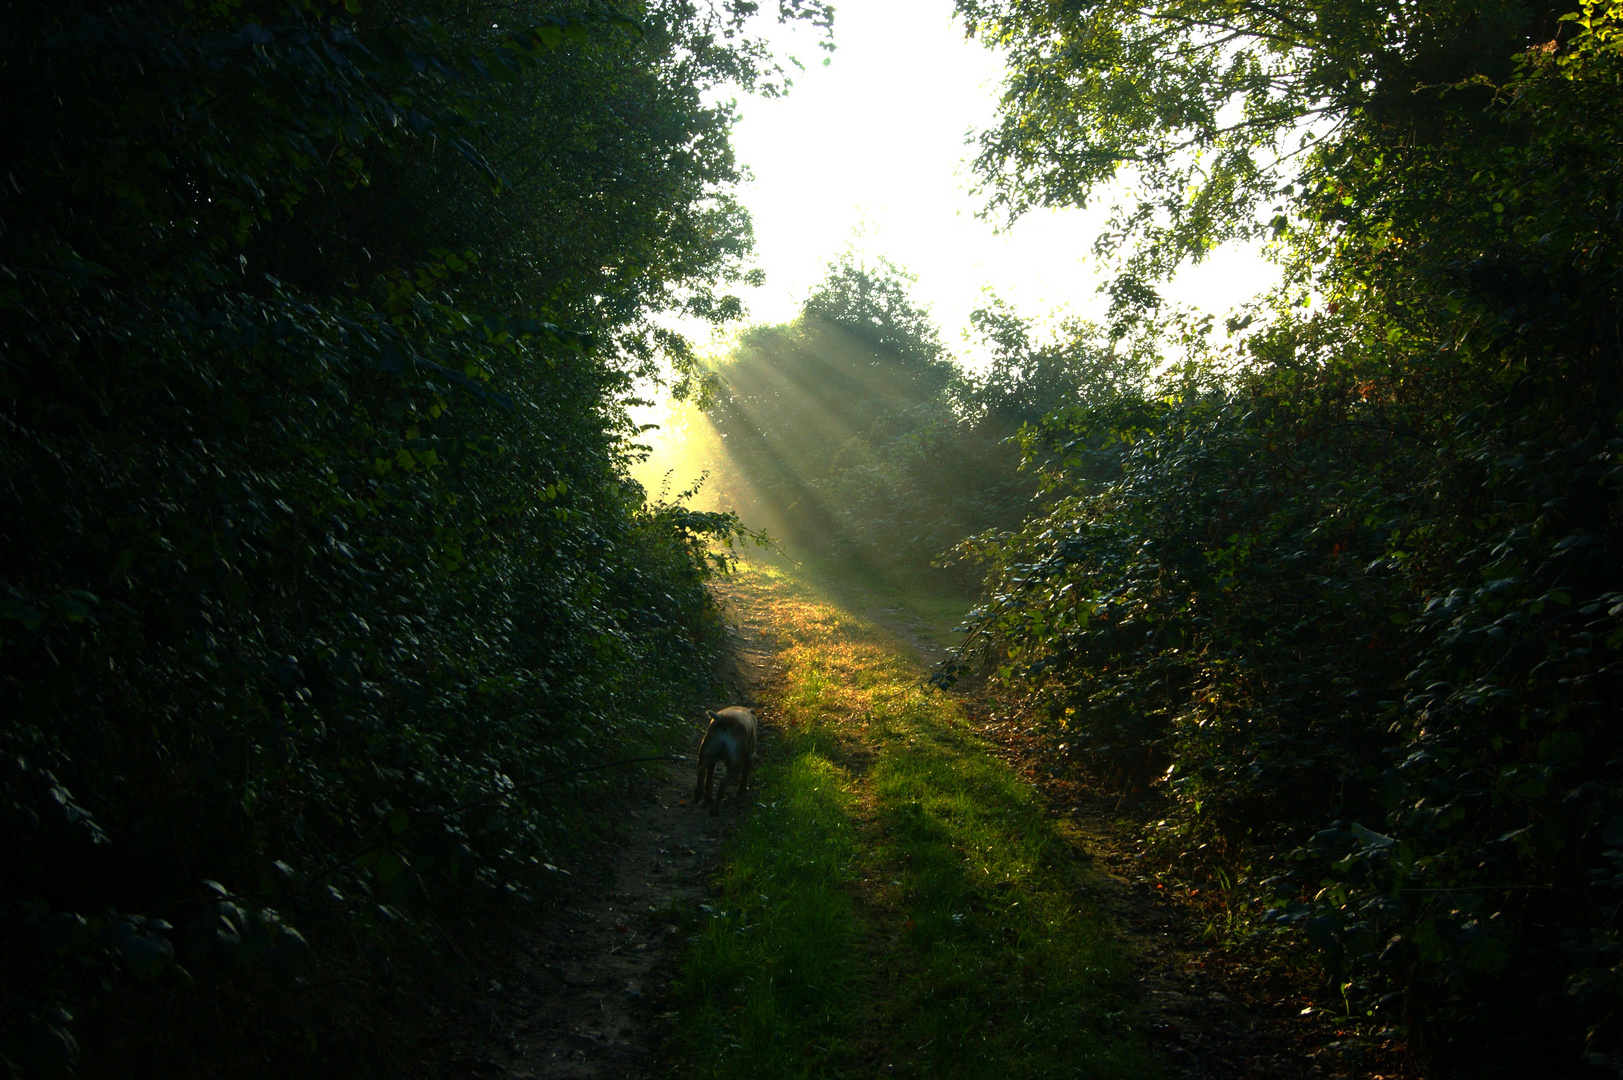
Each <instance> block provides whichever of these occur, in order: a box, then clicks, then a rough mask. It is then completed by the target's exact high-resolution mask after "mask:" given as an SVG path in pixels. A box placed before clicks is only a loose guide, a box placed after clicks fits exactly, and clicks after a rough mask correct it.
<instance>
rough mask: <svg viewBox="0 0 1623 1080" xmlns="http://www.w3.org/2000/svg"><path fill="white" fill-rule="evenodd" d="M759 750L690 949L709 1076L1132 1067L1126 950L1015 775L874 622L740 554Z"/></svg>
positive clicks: (685, 994)
mask: <svg viewBox="0 0 1623 1080" xmlns="http://www.w3.org/2000/svg"><path fill="white" fill-rule="evenodd" d="M729 592H730V599H731V600H732V602H733V603H734V605H735V606H737V607H740V608H743V609H745V610H747V612H748V614H749V616H750V617H751V618H752V620H753V621H755V622H756V623H757V624H759V625H765V626H769V627H770V628H771V631H770V632H771V633H772V634H773V635H774V636H775V637H776V639H777V645H778V649H779V653H778V655H779V659H780V660H781V661H783V662H784V663H785V665H786V669H787V670H786V672H785V674H784V679H783V682H782V684H781V685H777V686H774V687H772V688H769V692H768V694H767V698H768V701H767V709H766V710H765V713H766V715H767V717H768V720H769V722H770V723H771V725H772V731H773V741H772V743H771V746H772V752H771V754H770V755H769V757H768V759H767V760H766V761H764V762H763V764H762V767H761V769H760V770H759V775H760V776H761V786H760V788H759V790H758V792H757V796H756V797H757V799H758V800H759V801H760V803H761V805H759V806H757V807H756V808H755V809H753V810H752V811H751V812H750V814H749V815H748V817H747V818H746V819H745V820H744V821H743V822H742V823H741V825H740V827H739V830H738V832H737V834H735V840H734V842H733V844H732V845H731V846H730V848H729V849H728V851H727V852H726V853H725V855H724V868H723V870H722V872H721V878H720V881H719V888H718V899H717V900H716V902H715V903H714V904H713V905H711V907H712V910H711V911H710V912H707V913H706V916H707V917H706V919H705V922H704V925H703V929H702V930H701V932H700V933H699V934H698V936H697V939H696V941H695V944H694V946H693V948H692V950H691V952H690V954H689V956H688V958H687V962H686V966H685V968H684V975H683V979H682V982H681V985H680V986H679V988H678V1000H679V1001H681V1002H682V1003H683V1011H682V1014H681V1019H680V1021H679V1024H678V1029H677V1030H678V1032H679V1036H678V1044H677V1063H678V1071H679V1072H680V1073H682V1074H683V1075H698V1076H706V1077H710V1076H714V1077H722V1076H726V1077H729V1078H731V1077H746V1078H748V1077H760V1078H763V1080H766V1078H773V1080H775V1078H780V1077H781V1078H789V1077H814V1076H815V1077H846V1076H849V1077H866V1076H903V1077H918V1078H921V1080H922V1078H932V1080H933V1078H936V1077H946V1078H950V1077H964V1078H975V1080H991V1078H997V1080H1002V1078H1026V1077H1031V1078H1037V1077H1045V1078H1046V1077H1082V1076H1085V1077H1096V1078H1100V1080H1112V1078H1122V1080H1127V1078H1134V1077H1149V1076H1154V1075H1156V1074H1157V1072H1158V1069H1157V1067H1156V1063H1155V1061H1154V1059H1153V1057H1152V1055H1151V1054H1150V1053H1149V1052H1148V1051H1147V1050H1146V1049H1145V1047H1144V1044H1143V1041H1142V1039H1141V1038H1139V1037H1138V1035H1137V1034H1136V1033H1135V1031H1134V1028H1133V1020H1134V1018H1135V1016H1136V1005H1135V1003H1134V999H1133V995H1132V982H1131V979H1130V978H1129V975H1128V970H1129V964H1128V962H1127V960H1126V958H1125V957H1124V956H1123V954H1122V953H1121V951H1120V949H1119V947H1118V946H1117V945H1116V944H1115V942H1114V940H1113V938H1112V936H1111V934H1110V930H1109V927H1108V926H1107V925H1105V924H1104V923H1103V922H1102V921H1101V920H1100V919H1099V917H1098V916H1097V915H1096V914H1095V913H1093V912H1092V911H1091V909H1090V908H1089V907H1088V906H1087V905H1086V903H1085V902H1084V901H1083V900H1081V899H1080V897H1081V894H1082V889H1081V886H1082V885H1083V880H1082V876H1081V875H1082V874H1083V871H1080V870H1078V869H1076V862H1075V860H1073V859H1072V858H1071V856H1070V853H1069V851H1068V849H1067V848H1066V845H1065V842H1064V841H1063V840H1062V839H1061V838H1060V837H1059V836H1057V835H1056V833H1055V832H1054V829H1053V828H1052V826H1051V825H1050V823H1049V821H1048V820H1047V817H1046V815H1045V813H1044V811H1043V808H1042V806H1041V805H1040V804H1039V802H1038V800H1037V797H1036V795H1035V793H1034V792H1033V791H1032V790H1031V789H1030V788H1029V786H1027V785H1026V784H1024V783H1023V782H1021V781H1020V780H1019V778H1018V777H1016V776H1015V775H1014V774H1013V773H1012V772H1010V771H1009V770H1008V769H1007V768H1006V767H1005V766H1004V765H1003V764H1002V763H1001V762H999V761H998V760H997V759H996V758H995V757H993V756H992V755H991V754H990V753H989V752H988V748H987V746H986V745H985V744H984V743H983V742H982V741H981V740H980V739H979V738H978V737H977V736H976V735H975V734H974V732H973V731H971V730H970V729H969V728H968V727H967V726H966V724H965V723H964V720H963V718H962V715H961V712H960V710H959V708H958V706H957V704H956V702H955V701H954V700H953V699H951V698H949V697H947V696H945V695H941V694H938V693H935V692H932V691H929V690H926V689H925V688H924V687H923V686H922V684H921V677H922V674H923V673H922V672H921V671H920V670H918V668H917V666H916V665H914V664H913V663H912V662H911V661H909V660H908V659H906V657H905V650H902V649H900V648H898V647H897V646H896V644H895V643H894V642H892V641H891V640H890V639H888V638H887V637H886V636H885V635H884V633H883V632H881V631H880V630H879V629H878V628H877V627H875V626H874V625H873V624H871V623H869V622H868V621H866V620H865V619H863V618H861V617H860V616H859V615H856V614H854V613H852V612H850V611H848V610H844V609H842V608H840V607H839V606H837V605H835V604H833V603H830V602H829V601H828V600H827V599H826V598H824V597H822V596H820V595H819V594H817V593H816V592H815V591H813V590H812V589H811V588H810V587H809V586H807V585H806V584H805V583H804V582H802V581H799V580H797V579H795V578H793V577H791V576H789V575H787V574H784V573H782V572H779V571H776V570H772V569H770V568H759V567H757V568H747V569H745V570H744V571H742V572H741V574H740V576H739V578H738V579H737V580H736V581H735V582H734V583H733V584H732V585H731V586H730V588H729Z"/></svg>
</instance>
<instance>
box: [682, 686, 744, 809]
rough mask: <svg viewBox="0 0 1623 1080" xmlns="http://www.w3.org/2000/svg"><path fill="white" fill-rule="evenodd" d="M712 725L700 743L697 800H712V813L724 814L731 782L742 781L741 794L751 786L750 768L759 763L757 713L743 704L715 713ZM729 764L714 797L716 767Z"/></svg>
mask: <svg viewBox="0 0 1623 1080" xmlns="http://www.w3.org/2000/svg"><path fill="white" fill-rule="evenodd" d="M705 715H706V716H708V717H710V727H709V728H708V729H707V730H706V731H705V733H704V741H703V742H702V743H700V744H699V786H698V787H697V788H696V789H695V790H694V792H693V801H694V802H695V803H709V804H710V816H711V817H715V816H716V815H718V814H720V813H721V796H722V793H723V792H724V791H726V790H727V785H728V784H730V783H732V782H733V781H734V780H737V781H738V791H737V795H735V796H734V797H735V798H736V797H738V796H741V795H743V794H744V791H745V789H746V788H748V787H749V782H750V769H751V768H752V767H753V766H754V765H755V728H756V723H755V714H754V713H752V712H750V711H749V710H748V709H746V708H743V707H742V706H739V705H733V706H730V707H728V708H725V709H723V710H721V711H720V712H711V711H710V710H708V709H706V710H705ZM723 761H725V762H726V763H727V776H726V778H725V779H723V780H722V782H721V784H720V785H719V786H718V787H717V788H716V791H715V795H714V797H712V796H711V793H710V783H711V781H712V780H714V779H715V776H716V766H717V765H719V764H720V763H721V762H723Z"/></svg>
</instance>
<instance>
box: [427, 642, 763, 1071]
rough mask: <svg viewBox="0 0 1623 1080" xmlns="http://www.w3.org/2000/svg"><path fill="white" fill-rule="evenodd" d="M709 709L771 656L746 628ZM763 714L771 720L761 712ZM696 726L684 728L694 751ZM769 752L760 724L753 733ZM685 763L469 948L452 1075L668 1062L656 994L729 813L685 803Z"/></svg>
mask: <svg viewBox="0 0 1623 1080" xmlns="http://www.w3.org/2000/svg"><path fill="white" fill-rule="evenodd" d="M729 633H730V635H731V637H732V639H733V641H732V644H733V648H732V650H731V656H730V657H729V658H728V660H727V661H726V662H725V663H724V665H723V667H722V668H721V670H720V671H719V672H718V677H719V680H720V683H721V687H720V691H719V692H720V693H721V694H722V695H723V696H722V697H720V698H718V699H716V700H713V701H710V702H707V704H708V705H709V707H711V708H720V707H721V706H723V705H736V704H739V703H743V704H747V705H751V706H756V705H758V704H759V703H758V701H757V698H756V694H757V690H758V688H759V687H760V686H761V685H762V684H763V683H764V682H766V681H767V680H769V679H770V678H771V677H772V674H773V665H774V663H775V662H774V660H773V659H772V654H771V651H770V649H769V648H768V647H767V646H766V644H765V642H764V639H763V637H762V635H761V633H760V631H759V629H757V628H753V627H750V626H747V625H746V626H744V627H733V628H731V629H730V631H729ZM763 720H764V721H766V722H767V724H768V725H769V724H770V720H769V718H768V717H765V716H763ZM699 736H700V731H699V728H698V725H697V724H695V728H694V736H693V743H694V746H693V747H692V748H691V749H692V750H696V749H697V746H698V741H699ZM764 738H765V739H766V741H767V752H770V740H771V736H770V732H769V731H768V732H767V733H764ZM692 799H693V773H692V770H691V767H690V766H688V765H686V764H673V765H672V766H670V767H669V768H668V769H666V770H665V774H664V775H663V776H662V777H659V778H657V779H656V780H654V781H653V782H652V783H651V784H649V785H648V786H647V787H646V788H645V789H644V790H642V791H639V792H637V793H635V794H633V795H631V796H629V797H627V799H626V801H625V803H624V805H623V807H622V808H621V811H620V812H621V813H622V815H623V816H624V819H625V825H626V828H625V835H624V840H623V842H622V843H621V844H620V845H619V846H617V847H614V848H611V849H609V850H606V851H603V852H600V853H599V854H598V856H597V859H596V861H595V862H592V863H587V864H585V865H583V866H580V867H577V868H575V869H574V871H573V875H572V881H571V883H570V884H569V885H568V886H566V887H565V888H564V890H563V892H562V895H561V896H560V897H559V898H558V899H557V900H556V901H555V902H554V905H553V907H552V910H551V911H550V912H549V913H548V914H547V915H546V916H545V917H543V918H541V919H538V920H536V922H535V924H534V925H533V926H531V927H529V928H527V929H525V930H523V931H521V932H520V933H519V934H518V935H516V936H515V938H514V940H513V941H512V942H511V943H510V947H507V948H498V949H492V950H489V955H487V956H482V957H480V963H479V964H477V965H473V964H472V963H471V962H470V964H469V966H470V970H471V969H472V968H473V967H475V966H477V968H478V969H479V972H480V974H479V976H478V977H477V978H475V979H472V980H471V983H470V984H469V986H468V991H469V998H468V1000H467V1009H466V1015H464V1016H463V1017H461V1018H460V1019H461V1023H459V1024H456V1025H455V1026H456V1027H458V1028H459V1029H460V1031H459V1033H458V1035H457V1036H456V1037H455V1039H454V1041H455V1042H456V1043H458V1044H459V1046H458V1049H457V1050H456V1051H455V1053H454V1054H453V1055H452V1060H451V1061H450V1063H449V1072H450V1075H452V1076H456V1077H511V1078H513V1080H529V1078H533V1080H542V1078H545V1080H554V1078H556V1080H644V1078H651V1077H655V1076H663V1075H665V1073H666V1071H667V1064H668V1063H667V1062H666V1061H665V1060H664V1045H665V1041H666V1035H667V1031H668V1027H669V1022H668V1012H667V1009H668V1004H669V1003H668V1001H667V991H668V988H669V985H670V983H671V981H672V980H673V979H674V978H675V977H676V976H677V974H678V969H679V965H680V963H681V958H682V955H683V953H684V950H685V948H686V943H685V940H684V939H683V937H682V936H681V934H680V932H679V925H680V922H681V915H680V913H681V912H683V911H691V910H692V909H694V908H696V907H697V906H698V905H699V904H701V903H703V902H704V900H705V897H706V895H707V887H708V885H709V882H710V880H711V877H712V875H713V873H714V871H715V869H716V864H717V853H718V850H719V849H720V848H721V847H722V845H723V843H724V841H725V838H726V836H727V835H728V833H730V832H731V831H732V829H733V828H734V827H735V826H736V824H737V822H738V809H737V808H736V807H734V806H725V805H724V807H723V811H722V814H721V816H719V817H711V816H710V815H709V813H708V812H707V811H705V810H703V809H698V808H695V807H694V806H693V805H692Z"/></svg>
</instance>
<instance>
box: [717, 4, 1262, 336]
mask: <svg viewBox="0 0 1623 1080" xmlns="http://www.w3.org/2000/svg"><path fill="white" fill-rule="evenodd" d="M775 6H776V5H763V7H764V8H772V7H775ZM775 40H776V42H777V43H778V45H779V47H780V49H781V51H783V52H790V53H793V54H795V55H797V56H799V58H800V59H801V60H802V62H804V63H806V64H807V70H805V71H804V72H801V73H799V75H798V76H797V78H796V80H795V86H794V89H793V90H791V91H790V93H789V94H788V95H787V96H786V97H783V98H779V99H776V100H767V99H762V98H756V97H744V98H741V99H740V100H739V110H740V120H739V123H738V126H737V129H736V131H735V134H734V145H735V146H736V148H737V152H738V156H739V160H740V161H741V162H742V163H743V164H744V165H745V166H746V167H747V168H748V169H749V170H750V171H751V173H752V174H753V181H752V182H751V183H749V184H747V185H746V186H745V187H744V188H743V189H742V191H741V192H740V195H741V197H742V199H743V202H744V204H745V205H746V206H747V207H748V208H749V210H750V212H751V214H752V215H753V217H754V220H755V234H756V249H757V257H758V261H759V265H760V266H761V267H762V268H763V269H764V270H765V271H766V275H767V283H766V285H765V286H764V287H762V288H760V289H748V290H745V300H746V302H747V303H748V305H749V312H750V318H751V320H752V321H756V322H767V323H776V322H784V321H787V320H789V319H792V318H793V317H794V316H795V315H796V314H797V313H798V312H799V309H800V304H801V301H802V300H804V299H805V297H806V294H807V293H808V292H809V291H810V290H811V288H812V286H813V285H815V284H816V282H817V281H818V280H819V279H821V277H822V276H823V271H824V268H825V267H826V266H827V264H828V263H829V261H830V260H832V259H833V258H834V257H835V256H836V255H838V254H839V252H840V251H841V250H842V249H843V248H844V247H845V246H846V245H847V244H848V243H850V242H851V241H852V238H853V235H854V234H855V233H856V230H857V229H858V228H859V227H861V228H862V230H863V234H864V238H863V240H862V241H861V243H862V246H863V248H864V249H865V251H866V253H867V254H868V255H869V256H870V257H876V256H880V255H883V256H886V257H888V258H890V259H891V260H892V261H894V262H897V263H899V264H901V265H902V266H903V267H905V268H906V269H908V270H910V271H911V272H912V273H914V274H916V275H918V279H919V280H918V285H917V287H916V289H915V295H916V296H917V297H918V298H919V299H921V300H923V301H924V302H926V303H928V304H929V305H930V307H931V309H932V311H933V313H934V315H935V318H936V321H937V323H938V324H939V325H940V327H941V329H942V334H943V337H944V339H945V340H946V342H947V344H948V345H949V346H950V347H952V348H953V349H954V351H956V352H959V353H961V354H962V353H964V352H966V345H965V342H964V341H963V338H962V335H963V331H964V330H965V328H967V327H968V325H969V312H970V311H971V310H972V309H973V308H975V307H976V306H978V305H979V304H980V303H982V302H983V289H984V288H986V287H987V286H991V287H993V288H995V289H996V291H997V292H998V294H999V295H1001V296H1002V297H1003V298H1004V299H1005V300H1008V301H1009V302H1010V303H1012V304H1013V305H1014V307H1015V308H1016V310H1018V311H1020V312H1021V313H1022V314H1024V315H1027V316H1034V317H1038V318H1043V319H1046V318H1048V317H1050V316H1051V315H1053V314H1054V313H1056V312H1057V311H1058V310H1060V309H1069V311H1071V312H1072V313H1074V314H1079V315H1083V316H1091V317H1097V316H1099V315H1102V314H1103V309H1104V301H1103V298H1102V297H1100V296H1099V295H1098V294H1097V293H1096V289H1097V286H1098V283H1099V276H1098V273H1097V270H1096V268H1095V267H1094V265H1093V263H1092V259H1091V257H1090V255H1089V252H1090V248H1091V246H1092V241H1093V237H1094V235H1095V234H1096V233H1097V232H1098V231H1099V227H1100V225H1101V223H1102V221H1103V218H1104V212H1105V209H1106V208H1104V207H1100V208H1097V209H1090V210H1088V211H1086V212H1082V211H1062V212H1036V213H1032V214H1029V215H1027V217H1025V218H1023V219H1022V220H1021V221H1020V222H1019V223H1017V224H1016V225H1015V226H1014V228H1013V229H1011V230H1010V231H1008V232H1007V233H1004V234H998V233H997V232H996V230H995V229H994V228H993V225H992V224H991V223H990V222H987V221H983V220H981V219H979V218H977V217H976V216H975V213H976V211H977V210H978V209H979V208H980V207H981V205H982V200H981V199H978V198H976V197H975V196H972V195H971V194H970V192H969V187H970V185H971V182H972V177H971V175H970V172H969V161H970V160H971V159H972V158H973V156H974V150H973V148H972V147H971V146H969V145H967V143H966V138H967V135H968V133H969V132H970V131H971V130H975V129H979V128H982V127H985V126H987V125H989V124H990V123H992V121H993V118H994V113H995V109H996V105H997V97H998V83H999V78H1000V75H1001V73H1002V61H1001V59H1000V58H999V57H998V56H997V55H996V54H995V53H993V52H991V51H990V50H987V49H985V48H983V47H982V46H981V45H979V44H978V43H975V42H971V41H968V40H966V39H965V38H964V35H963V30H962V27H961V25H960V24H958V23H956V22H955V21H954V20H953V18H952V3H951V0H845V2H842V3H840V4H839V5H838V7H837V10H836V12H835V21H834V40H835V44H836V46H837V48H836V51H835V52H834V53H833V54H832V57H831V60H830V63H829V65H828V66H827V67H823V66H820V61H821V57H822V56H824V55H825V54H824V53H822V52H821V50H819V49H818V48H817V47H816V41H815V37H814V35H813V34H811V33H809V32H806V31H804V30H801V31H796V32H793V33H784V32H781V31H780V32H779V34H778V36H777V37H776V38H775ZM1275 277H1276V275H1275V272H1274V271H1273V268H1272V267H1270V266H1269V265H1268V264H1267V263H1265V262H1263V261H1262V259H1261V258H1260V257H1258V256H1257V255H1255V254H1254V253H1253V252H1250V251H1243V250H1233V251H1227V250H1224V251H1219V252H1218V253H1217V254H1216V255H1215V256H1214V257H1212V258H1210V259H1208V260H1207V261H1206V262H1205V263H1203V264H1202V265H1201V266H1199V267H1194V268H1192V269H1191V270H1189V271H1187V272H1186V273H1184V274H1183V275H1181V276H1180V278H1179V279H1178V280H1177V281H1176V282H1174V283H1173V284H1172V286H1171V287H1170V288H1169V289H1167V290H1166V293H1167V295H1168V297H1169V298H1170V299H1174V300H1177V301H1180V302H1183V303H1189V304H1193V305H1196V306H1199V307H1202V308H1206V309H1208V310H1213V311H1215V312H1218V313H1221V312H1223V311H1226V310H1227V309H1228V308H1229V307H1231V306H1232V305H1234V304H1235V303H1238V302H1240V301H1242V300H1245V299H1248V298H1249V297H1250V296H1252V295H1254V294H1255V293H1257V292H1259V291H1261V290H1262V289H1263V288H1265V287H1266V286H1267V285H1268V284H1271V283H1272V281H1273V280H1274V279H1275Z"/></svg>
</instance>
